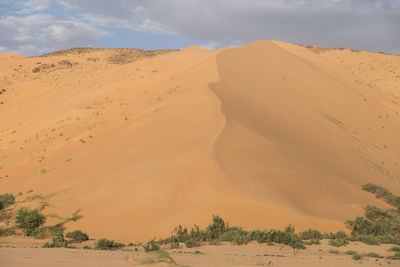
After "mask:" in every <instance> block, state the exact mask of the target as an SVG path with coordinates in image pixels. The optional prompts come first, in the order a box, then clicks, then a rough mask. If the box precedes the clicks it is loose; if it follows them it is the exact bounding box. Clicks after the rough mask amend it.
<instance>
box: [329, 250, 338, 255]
mask: <svg viewBox="0 0 400 267" xmlns="http://www.w3.org/2000/svg"><path fill="white" fill-rule="evenodd" d="M329 253H331V254H339V250H336V249H330V250H329Z"/></svg>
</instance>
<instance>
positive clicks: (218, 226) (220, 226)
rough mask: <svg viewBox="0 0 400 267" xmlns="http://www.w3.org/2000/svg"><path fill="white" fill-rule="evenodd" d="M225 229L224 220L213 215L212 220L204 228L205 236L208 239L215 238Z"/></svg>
mask: <svg viewBox="0 0 400 267" xmlns="http://www.w3.org/2000/svg"><path fill="white" fill-rule="evenodd" d="M225 230H226V223H225V221H224V220H223V219H222V218H221V217H219V216H218V215H213V222H212V224H210V225H209V226H208V227H207V229H206V236H207V238H208V239H209V240H215V239H217V238H218V236H220V235H221V234H223V233H224V231H225Z"/></svg>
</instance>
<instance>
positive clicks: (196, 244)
mask: <svg viewBox="0 0 400 267" xmlns="http://www.w3.org/2000/svg"><path fill="white" fill-rule="evenodd" d="M184 243H185V246H186V247H187V248H194V247H199V246H200V242H199V241H197V240H195V239H187V240H185V242H184Z"/></svg>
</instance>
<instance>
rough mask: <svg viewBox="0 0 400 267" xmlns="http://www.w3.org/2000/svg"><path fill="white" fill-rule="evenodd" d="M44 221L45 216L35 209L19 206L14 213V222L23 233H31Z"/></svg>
mask: <svg viewBox="0 0 400 267" xmlns="http://www.w3.org/2000/svg"><path fill="white" fill-rule="evenodd" d="M45 222H46V217H45V216H44V215H43V214H41V213H39V211H38V210H37V209H34V210H30V209H27V208H20V209H19V210H17V212H16V215H15V223H16V224H17V225H18V227H20V228H22V231H23V234H24V235H26V236H30V235H32V234H33V233H34V232H35V231H36V230H37V228H39V227H40V226H41V225H43V224H44V223H45Z"/></svg>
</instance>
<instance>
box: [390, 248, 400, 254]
mask: <svg viewBox="0 0 400 267" xmlns="http://www.w3.org/2000/svg"><path fill="white" fill-rule="evenodd" d="M388 251H394V252H399V253H400V247H391V248H390V249H389V250H388Z"/></svg>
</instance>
